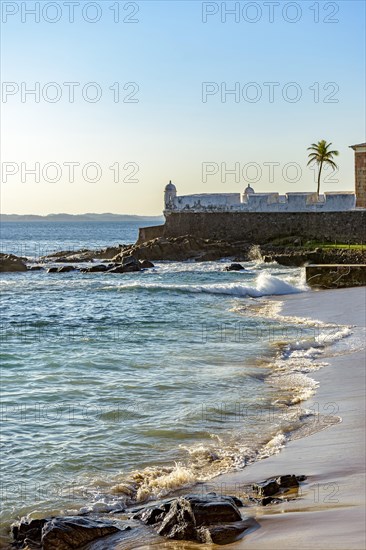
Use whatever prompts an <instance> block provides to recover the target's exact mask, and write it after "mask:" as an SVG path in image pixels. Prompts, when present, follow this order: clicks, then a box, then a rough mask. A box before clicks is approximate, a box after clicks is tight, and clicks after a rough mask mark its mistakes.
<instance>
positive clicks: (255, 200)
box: [164, 143, 366, 213]
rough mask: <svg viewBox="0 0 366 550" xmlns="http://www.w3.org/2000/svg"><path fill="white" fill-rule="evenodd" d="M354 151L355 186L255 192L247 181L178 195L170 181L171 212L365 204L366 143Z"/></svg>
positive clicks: (167, 203) (167, 200)
mask: <svg viewBox="0 0 366 550" xmlns="http://www.w3.org/2000/svg"><path fill="white" fill-rule="evenodd" d="M351 148H352V149H353V150H354V151H355V176H356V189H355V192H352V191H341V192H339V191H338V192H326V193H324V194H323V195H319V196H318V195H317V193H311V192H305V193H292V192H291V193H290V192H289V193H286V194H285V195H280V194H279V193H256V192H255V191H254V189H253V188H252V187H251V186H250V185H248V186H247V188H246V189H245V191H244V193H243V194H242V195H240V193H205V194H195V195H182V196H179V195H177V189H176V187H175V185H174V184H173V183H172V182H171V181H170V182H169V183H168V185H167V186H166V187H165V192H164V213H168V212H174V211H179V212H343V211H346V210H354V209H355V208H356V207H361V208H365V207H366V143H361V144H359V145H351Z"/></svg>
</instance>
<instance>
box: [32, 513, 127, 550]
mask: <svg viewBox="0 0 366 550" xmlns="http://www.w3.org/2000/svg"><path fill="white" fill-rule="evenodd" d="M118 531H120V529H119V528H118V527H116V525H114V524H113V523H112V522H106V521H99V520H93V519H90V518H86V517H81V516H76V517H63V518H54V519H52V520H50V521H48V522H47V523H46V524H45V525H44V527H43V529H42V539H41V541H42V548H43V550H72V549H78V548H81V547H82V546H83V545H84V544H86V543H88V542H91V541H93V540H95V539H98V538H101V537H105V536H106V535H111V534H113V533H117V532H118Z"/></svg>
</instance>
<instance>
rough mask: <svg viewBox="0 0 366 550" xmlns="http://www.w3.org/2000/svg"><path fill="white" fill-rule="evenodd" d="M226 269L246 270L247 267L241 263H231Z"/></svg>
mask: <svg viewBox="0 0 366 550" xmlns="http://www.w3.org/2000/svg"><path fill="white" fill-rule="evenodd" d="M225 271H245V267H243V266H242V265H241V264H230V265H229V266H227V267H225Z"/></svg>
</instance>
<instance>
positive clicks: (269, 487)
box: [253, 479, 280, 497]
mask: <svg viewBox="0 0 366 550" xmlns="http://www.w3.org/2000/svg"><path fill="white" fill-rule="evenodd" d="M253 490H254V491H255V492H256V493H257V495H258V496H260V497H270V496H272V495H275V494H276V493H278V492H279V491H280V486H279V484H278V483H277V481H275V480H274V479H267V480H266V481H262V482H260V483H255V484H254V485H253Z"/></svg>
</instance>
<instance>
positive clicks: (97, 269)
mask: <svg viewBox="0 0 366 550" xmlns="http://www.w3.org/2000/svg"><path fill="white" fill-rule="evenodd" d="M112 267H113V265H112V264H111V265H109V266H108V265H105V264H97V265H92V266H91V267H83V268H81V269H80V271H81V272H82V273H104V272H105V271H108V270H109V269H111V268H112Z"/></svg>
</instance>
